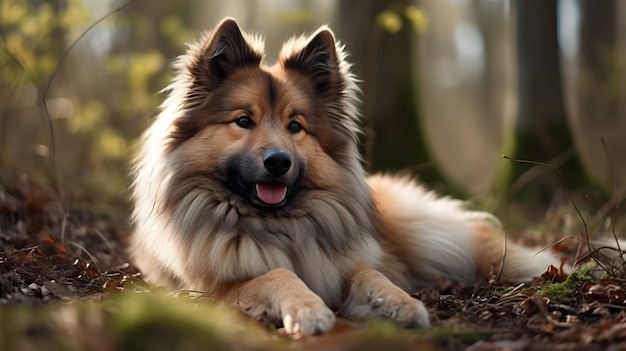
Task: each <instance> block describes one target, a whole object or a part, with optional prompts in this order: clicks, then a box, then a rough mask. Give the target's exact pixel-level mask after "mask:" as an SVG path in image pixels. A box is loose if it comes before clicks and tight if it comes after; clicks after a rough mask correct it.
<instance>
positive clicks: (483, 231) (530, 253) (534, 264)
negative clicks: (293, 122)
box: [368, 175, 561, 290]
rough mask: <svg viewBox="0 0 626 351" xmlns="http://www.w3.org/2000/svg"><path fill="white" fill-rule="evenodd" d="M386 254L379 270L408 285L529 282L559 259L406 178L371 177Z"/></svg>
mask: <svg viewBox="0 0 626 351" xmlns="http://www.w3.org/2000/svg"><path fill="white" fill-rule="evenodd" d="M368 184H369V186H370V190H371V193H372V198H373V200H374V204H375V206H376V209H377V213H376V218H377V221H376V222H377V229H378V234H379V237H380V241H381V244H382V246H383V251H384V252H385V256H384V258H383V262H382V264H381V267H379V269H380V270H381V271H382V272H383V273H384V274H386V275H387V276H388V277H389V278H390V279H391V280H392V281H393V282H394V283H396V284H397V285H398V286H401V287H403V288H404V289H407V290H408V289H413V288H416V287H419V286H427V285H430V284H432V283H433V280H435V279H437V278H446V279H450V280H453V281H466V282H472V281H475V280H476V279H479V278H487V279H489V278H491V277H494V276H495V277H498V278H499V279H500V280H503V281H504V280H509V281H530V280H531V279H532V278H533V277H536V276H540V275H541V274H542V273H543V272H545V270H546V269H547V268H548V267H549V266H550V265H554V266H557V267H558V266H559V264H560V261H561V260H560V258H559V257H557V256H556V255H554V254H552V253H550V252H547V251H541V250H540V249H531V248H526V247H523V246H520V245H517V244H514V243H513V242H512V241H511V240H507V239H506V236H505V234H504V231H503V230H502V226H501V225H500V222H499V221H498V220H497V219H496V218H495V217H494V216H492V215H490V214H488V213H484V212H475V211H469V210H467V209H466V208H465V204H464V203H463V202H462V201H458V200H454V199H450V198H447V197H440V196H437V195H436V194H435V193H433V192H430V191H427V190H425V189H424V188H423V187H422V186H420V185H419V184H417V183H416V182H415V181H414V180H412V179H410V178H408V177H392V176H387V175H376V176H371V177H369V178H368Z"/></svg>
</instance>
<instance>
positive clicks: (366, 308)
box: [341, 268, 430, 328]
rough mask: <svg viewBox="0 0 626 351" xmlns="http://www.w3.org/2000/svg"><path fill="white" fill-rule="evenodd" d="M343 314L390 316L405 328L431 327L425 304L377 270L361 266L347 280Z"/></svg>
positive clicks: (364, 316) (363, 316)
mask: <svg viewBox="0 0 626 351" xmlns="http://www.w3.org/2000/svg"><path fill="white" fill-rule="evenodd" d="M348 284H349V286H348V288H349V292H348V295H347V298H346V300H345V302H344V304H343V306H342V307H341V314H342V315H343V316H345V317H347V318H352V319H368V318H377V319H389V320H393V321H395V322H396V323H397V324H398V325H399V326H401V327H404V328H425V327H429V326H430V321H429V320H428V311H426V308H425V307H424V304H423V303H422V302H421V301H420V300H418V299H415V298H413V297H411V296H410V295H409V294H407V293H406V292H405V291H404V290H402V289H400V288H399V287H397V286H395V285H394V284H393V283H392V282H391V281H390V280H389V279H387V277H385V276H384V275H383V274H382V273H380V272H378V271H377V270H374V269H367V268H365V269H360V270H358V271H357V272H356V273H355V274H354V275H352V277H351V279H350V281H349V282H348Z"/></svg>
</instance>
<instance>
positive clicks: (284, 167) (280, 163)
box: [263, 151, 291, 177]
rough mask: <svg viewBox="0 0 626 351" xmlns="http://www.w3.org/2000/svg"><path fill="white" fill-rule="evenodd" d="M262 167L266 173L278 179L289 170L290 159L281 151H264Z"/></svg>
mask: <svg viewBox="0 0 626 351" xmlns="http://www.w3.org/2000/svg"><path fill="white" fill-rule="evenodd" d="M263 165H264V166H265V169H267V171H268V172H270V173H271V174H272V175H274V176H276V177H278V176H281V175H283V174H285V173H287V171H288V170H289V168H291V157H289V155H288V154H287V153H286V152H282V151H266V152H265V154H264V155H263Z"/></svg>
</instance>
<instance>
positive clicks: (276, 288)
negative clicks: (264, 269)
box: [216, 268, 335, 335]
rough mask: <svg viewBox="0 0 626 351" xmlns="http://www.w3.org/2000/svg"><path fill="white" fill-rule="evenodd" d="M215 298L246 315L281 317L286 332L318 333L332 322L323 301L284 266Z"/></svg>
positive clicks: (274, 318)
mask: <svg viewBox="0 0 626 351" xmlns="http://www.w3.org/2000/svg"><path fill="white" fill-rule="evenodd" d="M216 297H217V298H219V299H224V300H226V301H228V302H230V303H232V304H233V305H236V306H238V307H239V308H241V310H242V311H244V312H245V313H246V314H248V315H249V316H250V317H253V318H259V317H269V318H270V319H273V320H282V322H283V325H284V327H285V330H286V331H287V333H289V334H295V333H303V334H308V335H316V334H321V333H324V332H327V331H329V330H330V329H332V327H333V325H334V324H335V314H334V313H333V312H332V311H331V310H330V309H329V308H328V307H327V306H326V304H325V303H324V301H322V299H321V298H320V297H319V296H317V295H316V294H315V293H314V292H313V291H311V290H310V289H309V288H308V287H307V286H306V284H305V283H304V282H303V281H302V280H301V279H300V278H298V276H297V275H296V274H295V273H293V272H291V271H289V270H287V269H282V268H278V269H274V270H271V271H269V272H268V273H266V274H264V275H261V276H258V277H256V278H253V279H251V280H248V281H246V282H244V283H241V284H237V285H236V286H233V287H232V288H230V289H228V290H227V291H226V292H225V293H223V294H218V296H216Z"/></svg>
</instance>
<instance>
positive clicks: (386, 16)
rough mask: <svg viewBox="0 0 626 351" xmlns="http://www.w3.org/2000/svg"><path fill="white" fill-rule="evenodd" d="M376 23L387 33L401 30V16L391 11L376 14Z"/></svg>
mask: <svg viewBox="0 0 626 351" xmlns="http://www.w3.org/2000/svg"><path fill="white" fill-rule="evenodd" d="M376 23H378V25H379V26H381V27H383V29H384V30H386V31H387V32H389V33H398V32H399V31H400V30H402V18H401V17H400V16H399V15H398V14H397V13H395V12H393V11H389V10H387V11H383V12H381V13H379V14H378V16H376Z"/></svg>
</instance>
